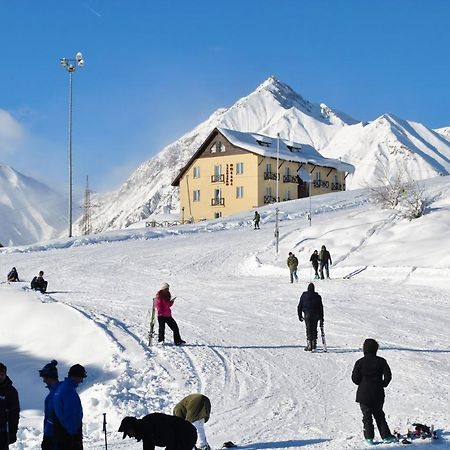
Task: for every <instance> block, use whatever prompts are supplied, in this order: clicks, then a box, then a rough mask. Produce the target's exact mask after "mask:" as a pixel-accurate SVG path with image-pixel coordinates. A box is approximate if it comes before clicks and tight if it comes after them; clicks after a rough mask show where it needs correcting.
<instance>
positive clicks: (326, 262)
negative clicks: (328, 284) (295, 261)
mask: <svg viewBox="0 0 450 450" xmlns="http://www.w3.org/2000/svg"><path fill="white" fill-rule="evenodd" d="M319 261H320V279H321V280H323V279H324V278H325V277H324V276H323V270H324V269H325V274H326V276H327V278H330V264H333V263H332V261H331V255H330V252H329V251H328V250H327V248H326V247H325V245H322V248H321V249H320V254H319Z"/></svg>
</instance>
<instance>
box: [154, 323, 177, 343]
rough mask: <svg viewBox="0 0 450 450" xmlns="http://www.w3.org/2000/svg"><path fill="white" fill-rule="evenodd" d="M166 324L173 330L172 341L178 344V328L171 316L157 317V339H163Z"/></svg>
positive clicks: (160, 340)
mask: <svg viewBox="0 0 450 450" xmlns="http://www.w3.org/2000/svg"><path fill="white" fill-rule="evenodd" d="M166 324H167V326H168V327H169V328H170V329H171V330H172V331H173V341H174V342H175V344H179V343H180V342H181V336H180V330H179V328H178V325H177V323H176V322H175V319H174V318H173V317H158V325H159V330H158V341H159V342H162V341H164V336H165V333H166Z"/></svg>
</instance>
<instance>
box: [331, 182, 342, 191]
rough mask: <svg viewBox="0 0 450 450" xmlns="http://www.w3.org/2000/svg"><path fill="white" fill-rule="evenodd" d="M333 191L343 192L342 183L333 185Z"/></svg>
mask: <svg viewBox="0 0 450 450" xmlns="http://www.w3.org/2000/svg"><path fill="white" fill-rule="evenodd" d="M331 190H332V191H342V190H343V189H342V184H341V183H331Z"/></svg>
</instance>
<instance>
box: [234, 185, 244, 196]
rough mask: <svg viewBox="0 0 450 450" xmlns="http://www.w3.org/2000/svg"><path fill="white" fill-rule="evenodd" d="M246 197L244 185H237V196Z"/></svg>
mask: <svg viewBox="0 0 450 450" xmlns="http://www.w3.org/2000/svg"><path fill="white" fill-rule="evenodd" d="M243 197H244V186H237V187H236V198H243Z"/></svg>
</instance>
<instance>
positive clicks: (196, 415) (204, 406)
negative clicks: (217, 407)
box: [173, 394, 211, 450]
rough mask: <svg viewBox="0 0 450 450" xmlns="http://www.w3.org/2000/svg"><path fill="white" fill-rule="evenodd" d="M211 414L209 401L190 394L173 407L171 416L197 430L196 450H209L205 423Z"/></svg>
mask: <svg viewBox="0 0 450 450" xmlns="http://www.w3.org/2000/svg"><path fill="white" fill-rule="evenodd" d="M210 413H211V401H210V400H209V398H208V397H206V395H202V394H191V395H188V396H187V397H185V398H183V400H181V401H180V402H179V403H177V404H176V405H175V408H174V409H173V415H174V416H176V417H181V418H182V419H184V420H187V421H188V422H191V423H192V425H194V427H195V429H196V430H197V435H198V445H196V448H197V449H198V450H211V447H210V446H209V444H208V441H207V440H206V434H205V427H204V425H205V423H206V422H208V420H209V416H210Z"/></svg>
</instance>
